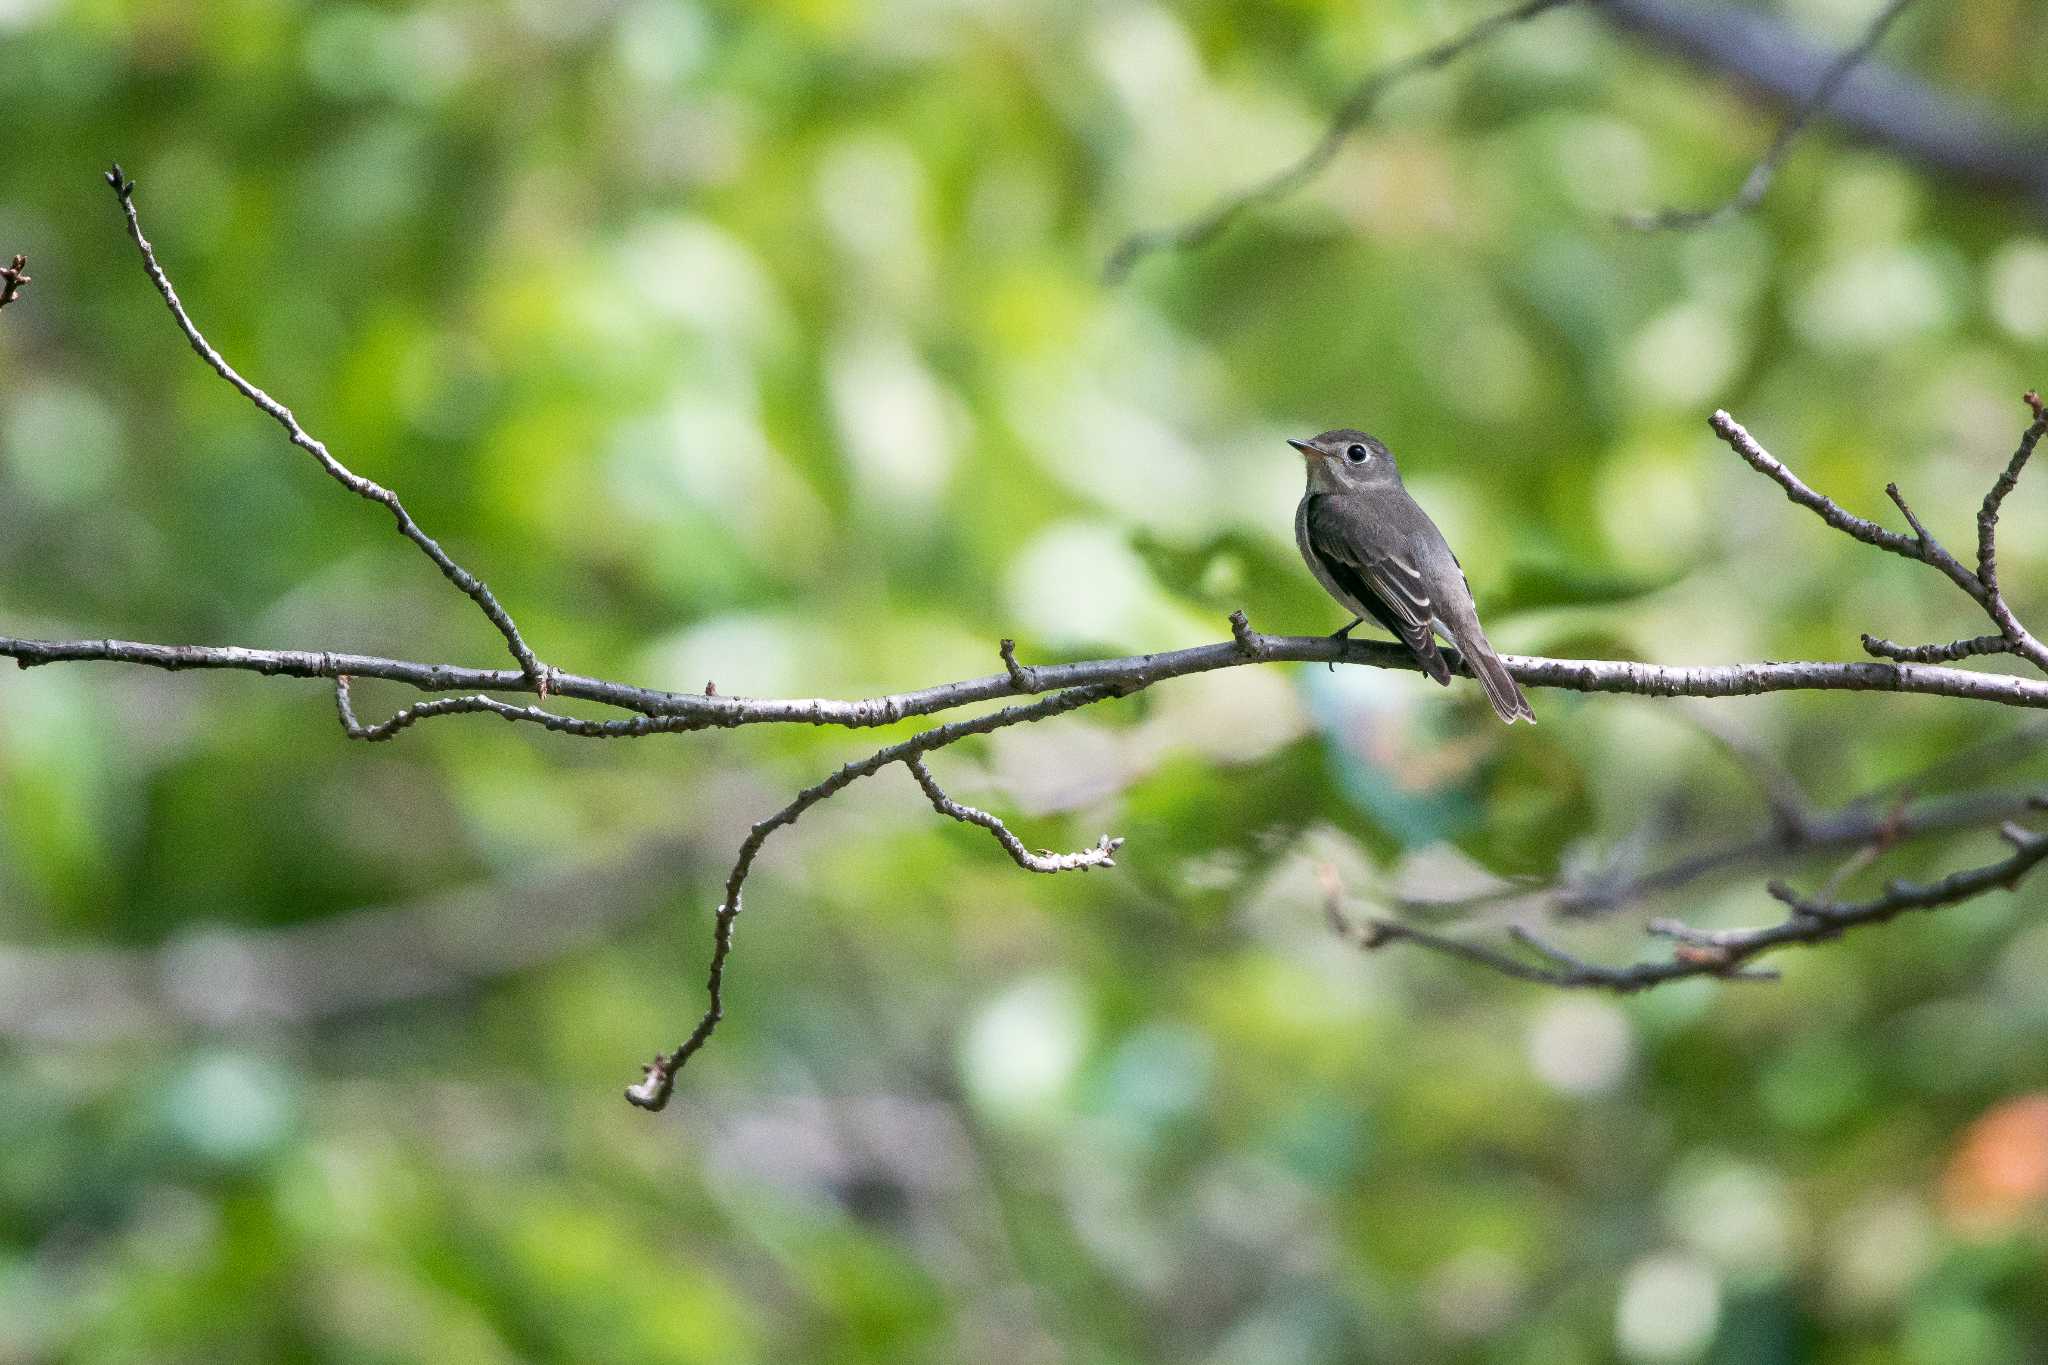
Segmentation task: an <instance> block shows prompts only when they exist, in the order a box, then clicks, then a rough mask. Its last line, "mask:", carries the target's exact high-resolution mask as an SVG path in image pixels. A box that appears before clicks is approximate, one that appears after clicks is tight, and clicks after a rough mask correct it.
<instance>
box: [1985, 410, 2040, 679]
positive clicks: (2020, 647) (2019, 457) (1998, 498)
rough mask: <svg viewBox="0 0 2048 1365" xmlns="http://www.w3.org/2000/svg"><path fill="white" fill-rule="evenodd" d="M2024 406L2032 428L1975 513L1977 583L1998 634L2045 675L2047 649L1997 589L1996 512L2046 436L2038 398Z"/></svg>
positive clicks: (2015, 485) (2023, 436)
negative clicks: (2031, 418) (2030, 413)
mask: <svg viewBox="0 0 2048 1365" xmlns="http://www.w3.org/2000/svg"><path fill="white" fill-rule="evenodd" d="M2026 404H2027V406H2028V407H2029V408H2032V409H2033V411H2034V421H2033V425H2031V426H2029V427H2028V428H2027V429H2026V432H2025V433H2024V434H2023V435H2021V437H2020V444H2019V449H2017V450H2015V451H2014V452H2013V456H2012V459H2011V460H2010V461H2008V462H2007V464H2006V466H2005V471H2004V472H2003V473H2001V474H2000V475H1999V476H1998V480H1997V482H1995V483H1993V484H1992V485H1991V491H1990V492H1989V493H1986V494H1985V495H1984V505H1983V507H1981V508H1980V509H1978V512H1977V581H1978V582H1980V583H1982V584H1983V585H1984V605H1985V609H1986V610H1987V611H1989V612H1990V613H1991V619H1992V620H1993V621H1996V622H1997V623H1998V629H1999V632H2000V633H2001V634H2002V635H2003V636H2004V637H2005V639H2006V641H2007V642H2008V643H2009V644H2010V645H2011V646H2012V650H2013V652H2014V653H2015V654H2018V655H2020V656H2022V657H2023V658H2025V659H2026V660H2027V661H2028V662H2029V663H2031V664H2033V665H2034V666H2035V667H2036V668H2039V669H2042V670H2043V671H2048V647H2044V646H2043V645H2042V644H2041V642H2040V641H2039V640H2037V639H2035V638H2034V637H2033V635H2032V634H2031V633H2029V632H2028V630H2027V628H2026V627H2025V626H2022V625H2021V624H2020V622H2019V618H2018V616H2016V615H2015V614H2014V613H2013V610H2012V608H2011V606H2009V605H2008V604H2007V603H2006V600H2005V595H2004V594H2003V593H2001V592H2000V591H1999V589H1998V512H1999V509H2000V508H2001V507H2003V506H2004V505H2005V499H2006V497H2007V495H2008V494H2010V493H2011V492H2012V490H2013V489H2014V488H2016V487H2018V486H2019V481H2020V473H2021V471H2022V470H2024V469H2025V468H2026V467H2027V460H2028V458H2029V457H2030V456H2031V455H2033V453H2034V447H2035V446H2036V445H2038V444H2040V441H2041V436H2042V434H2043V433H2044V432H2048V408H2044V406H2043V404H2042V401H2041V395H2040V394H2038V393H2034V392H2031V391H2029V392H2028V394H2027V396H2026Z"/></svg>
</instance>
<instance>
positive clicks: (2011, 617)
mask: <svg viewBox="0 0 2048 1365" xmlns="http://www.w3.org/2000/svg"><path fill="white" fill-rule="evenodd" d="M2024 401H2025V403H2026V405H2027V406H2028V408H2029V409H2031V410H2032V411H2033V414H2034V420H2033V423H2032V425H2030V426H2029V427H2028V428H2027V429H2026V432H2025V433H2024V434H2023V435H2022V436H2021V437H2020V444H2019V449H2018V450H2016V451H2015V452H2014V453H2013V457H2012V460H2011V461H2010V462H2009V463H2008V464H2007V465H2006V467H2005V472H2004V473H2003V474H2001V475H1999V477H1998V481H1997V482H1996V483H1994V484H1993V485H1992V487H1991V491H1990V492H1989V493H1987V494H1985V496H1984V505H1983V508H1982V509H1981V510H1980V511H1979V512H1978V513H1977V571H1976V572H1975V573H1972V572H1971V571H1970V570H1969V569H1967V568H1965V567H1964V566H1963V563H1962V561H1960V560H1958V559H1957V558H1956V557H1955V556H1954V555H1953V554H1951V553H1949V551H1948V550H1947V548H1946V547H1944V546H1943V545H1942V543H1941V542H1940V541H1938V540H1936V539H1935V538H1934V536H1933V535H1932V533H1930V532H1929V531H1928V529H1927V528H1926V526H1924V525H1922V524H1921V521H1920V518H1919V517H1917V516H1915V515H1914V514H1913V508H1912V505H1911V504H1909V503H1908V502H1907V501H1906V497H1905V495H1904V494H1903V493H1901V492H1900V491H1899V486H1898V485H1897V484H1895V483H1888V484H1886V485H1885V488H1884V491H1885V492H1886V493H1887V494H1888V495H1889V496H1890V497H1891V500H1892V501H1893V502H1894V503H1895V504H1897V506H1898V509H1899V513H1900V515H1902V516H1903V517H1905V519H1906V524H1907V525H1908V526H1910V527H1912V528H1913V534H1912V535H1910V536H1903V535H1900V534H1899V533H1898V532H1897V531H1888V530H1886V529H1885V528H1884V527H1882V526H1879V525H1878V524H1877V523H1876V522H1874V521H1866V520H1864V519H1863V518H1862V517H1859V516H1856V515H1855V514H1854V513H1851V512H1847V511H1845V510H1843V509H1842V508H1841V507H1840V506H1839V505H1837V504H1836V502H1835V501H1834V500H1833V499H1832V498H1829V497H1827V496H1826V495H1824V494H1821V493H1817V492H1815V491H1814V490H1813V489H1812V488H1809V487H1808V486H1807V485H1806V484H1805V483H1804V482H1803V481H1801V479H1800V478H1799V476H1798V475H1796V474H1794V473H1793V472H1792V471H1791V470H1790V469H1787V468H1786V467H1785V466H1784V464H1782V463H1781V462H1779V461H1778V460H1777V459H1775V458H1773V457H1772V455H1771V454H1770V452H1768V451H1766V450H1765V449H1764V448H1763V447H1762V446H1761V445H1759V444H1757V442H1756V439H1755V438H1754V437H1752V436H1751V435H1750V434H1749V432H1748V431H1746V430H1744V428H1743V426H1742V424H1741V423H1740V422H1738V421H1736V420H1735V419H1734V418H1733V417H1730V416H1729V415H1728V414H1727V413H1725V412H1716V413H1715V414H1714V415H1713V417H1712V418H1711V419H1710V425H1712V427H1713V428H1714V434H1715V435H1717V436H1719V437H1720V438H1721V439H1722V440H1723V441H1725V442H1727V444H1728V447H1729V448H1730V449H1731V450H1733V451H1734V452H1735V453H1736V454H1738V455H1740V456H1741V457H1742V458H1743V459H1744V460H1745V461H1747V462H1748V463H1749V465H1750V467H1751V468H1753V469H1755V470H1756V471H1757V472H1758V473H1760V474H1762V475H1764V476H1765V477H1766V478H1769V479H1771V480H1772V481H1773V482H1775V483H1776V484H1777V485H1778V486H1779V487H1780V488H1783V489H1784V490H1785V496H1786V497H1787V498H1790V499H1791V500H1792V501H1793V502H1796V503H1798V504H1799V505H1800V506H1801V507H1804V508H1806V509H1807V510H1809V511H1811V512H1812V513H1813V514H1814V515H1815V516H1817V517H1819V518H1820V519H1821V520H1822V521H1824V522H1826V523H1827V524H1828V525H1830V526H1832V527H1834V528H1835V529H1836V530H1837V531H1840V532H1841V533H1842V534H1843V535H1846V536H1849V537H1850V538H1852V539H1854V540H1859V541H1862V542H1863V543H1864V544H1865V545H1872V546H1875V547H1876V548H1878V549H1880V550H1887V551H1889V552H1891V553H1892V554H1895V555H1899V556H1901V557H1902V558H1905V559H1911V560H1914V561H1917V562H1918V563H1921V564H1926V565H1928V566H1929V567H1931V568H1935V569H1939V570H1940V571H1941V572H1942V573H1944V574H1946V575H1947V576H1948V578H1949V581H1950V582H1952V583H1954V584H1955V585H1956V586H1957V587H1958V588H1960V589H1962V590H1963V592H1964V593H1966V594H1967V595H1968V596H1969V598H1970V600H1971V601H1973V602H1975V603H1977V605H1978V606H1980V607H1982V608H1983V609H1984V611H1985V613H1986V614H1987V615H1989V616H1990V617H1991V619H1992V621H1993V622H1994V623H1995V624H1996V625H1997V626H1998V630H1999V635H1998V638H1999V639H2000V640H2002V641H2003V648H1994V647H1992V646H1991V645H1990V644H1989V643H1988V642H1987V641H1986V640H1985V638H1984V637H1982V636H1979V637H1976V638H1973V639H1968V640H1956V641H1952V642H1950V643H1949V644H1945V645H1922V646H1918V647H1904V646H1899V645H1894V644H1892V643H1891V642H1890V641H1889V640H1880V639H1878V638H1877V637H1875V636H1872V635H1869V634H1865V635H1864V636H1863V647H1864V648H1865V649H1868V650H1869V651H1870V652H1872V653H1873V654H1882V655H1884V656H1885V657H1887V658H1892V659H1899V658H1911V659H1921V658H1946V659H1956V658H1962V657H1965V656H1968V655H1973V654H1994V653H2008V652H2009V653H2013V654H2017V655H2019V656H2020V657H2022V658H2024V659H2026V660H2027V662H2029V663H2031V664H2033V665H2034V666H2035V667H2036V668H2038V669H2040V670H2042V671H2043V672H2048V646H2044V645H2043V644H2042V643H2041V642H2040V641H2039V640H2037V639H2035V638H2034V636H2033V635H2032V634H2031V633H2030V632H2029V631H2028V630H2027V628H2026V627H2025V626H2023V625H2021V624H2020V620H2019V617H2018V616H2017V615H2016V614H2014V612H2013V609H2012V607H2011V605H2010V604H2009V603H2008V602H2007V601H2006V600H2005V595H2004V593H2003V592H2001V591H2000V590H1999V586H1998V513H1999V509H2000V508H2001V507H2002V506H2003V505H2004V502H2005V499H2006V495H2007V494H2009V493H2011V492H2012V490H2013V488H2014V487H2015V486H2017V485H2018V483H2019V477H2020V471H2021V470H2023V469H2024V468H2026V464H2027V459H2028V457H2029V456H2031V455H2032V454H2033V453H2034V447H2035V445H2037V444H2038V443H2039V442H2040V440H2041V437H2042V435H2043V433H2048V406H2044V404H2043V402H2042V400H2041V397H2040V395H2039V394H2036V393H2033V392H2029V393H2028V394H2027V395H2026V397H2025V399H2024ZM1973 676H1984V675H1981V674H1979V675H1973Z"/></svg>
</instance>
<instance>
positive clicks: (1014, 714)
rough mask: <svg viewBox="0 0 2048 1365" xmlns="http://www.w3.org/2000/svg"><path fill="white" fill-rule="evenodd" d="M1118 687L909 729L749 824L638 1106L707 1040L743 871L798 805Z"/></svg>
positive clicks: (651, 1104) (720, 1003)
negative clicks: (698, 975) (701, 981)
mask: <svg viewBox="0 0 2048 1365" xmlns="http://www.w3.org/2000/svg"><path fill="white" fill-rule="evenodd" d="M1121 695H1124V692H1123V690H1121V689H1118V688H1114V687H1080V688H1074V689H1071V690H1069V691H1065V692H1058V693H1055V694H1054V695H1052V696H1050V697H1047V698H1045V699H1044V700H1042V701H1036V702H1031V703H1029V704H1028V705H1024V706H1012V707H1006V708H1004V709H1003V710H1001V711H995V712H991V713H990V714H988V715H985V716H976V717H974V718H972V719H971V720H956V721H952V722H950V723H948V724H945V725H940V726H935V727H933V728H932V729H929V730H924V731H921V732H919V733H918V734H915V735H912V736H911V737H910V738H909V739H906V740H902V741H901V742H899V743H896V744H891V745H889V746H887V747H886V748H882V749H878V750H876V751H875V752H874V753H872V754H869V755H868V756H867V757H866V758H863V759H859V760H857V761H855V762H852V763H848V764H846V765H845V766H844V767H842V768H840V769H839V770H838V771H836V772H834V773H833V774H832V775H831V776H830V777H827V778H826V779H825V780H824V781H822V782H819V783H817V784H816V785H815V786H810V787H806V788H804V789H803V790H802V791H800V792H798V793H797V794H796V796H795V797H794V798H793V799H792V800H791V801H790V802H789V804H788V805H786V806H784V807H783V808H782V809H781V810H778V811H776V812H775V813H774V814H773V815H771V816H768V817H767V818H766V819H764V820H760V821H757V822H755V824H754V826H753V828H752V829H750V830H748V831H747V837H746V839H745V840H744V841H743V842H742V843H741V844H740V851H739V856H738V857H737V858H735V859H734V861H733V866H732V871H731V873H730V874H728V876H727V877H726V880H725V898H724V899H723V900H722V901H720V902H719V904H718V909H717V911H716V912H715V913H714V915H713V921H712V931H711V939H712V943H711V970H710V975H709V978H708V980H707V981H706V991H707V993H708V994H709V996H710V1002H709V1004H708V1005H707V1006H706V1007H705V1010H704V1014H703V1017H702V1018H700V1019H699V1020H698V1021H697V1026H696V1027H695V1028H694V1029H692V1030H691V1031H690V1036H689V1037H687V1038H685V1039H684V1040H683V1041H682V1043H681V1045H680V1046H678V1047H677V1048H676V1049H675V1050H674V1051H673V1052H669V1053H665V1054H663V1055H661V1056H658V1057H656V1058H655V1059H654V1060H653V1061H652V1062H650V1063H648V1064H647V1065H646V1066H645V1067H644V1068H642V1070H643V1071H644V1072H645V1073H646V1074H645V1076H644V1077H643V1078H642V1079H641V1080H640V1082H639V1083H638V1084H636V1085H631V1086H628V1087H627V1088H626V1098H627V1099H628V1100H629V1101H631V1102H632V1103H633V1104H636V1105H638V1106H639V1107H640V1108H642V1109H648V1110H658V1109H660V1108H661V1107H662V1106H664V1105H666V1104H667V1103H668V1100H669V1096H670V1094H671V1093H673V1091H674V1089H675V1078H676V1073H677V1072H679V1071H681V1070H682V1069H683V1067H684V1066H685V1065H686V1064H688V1062H689V1060H690V1058H691V1057H692V1056H694V1055H695V1054H696V1052H697V1050H698V1049H699V1048H701V1047H703V1046H704V1044H705V1043H706V1042H708V1041H710V1038H711V1035H712V1033H713V1032H714V1031H715V1030H716V1029H717V1028H718V1024H719V1021H720V1020H721V1019H723V1018H724V1017H725V967H726V962H727V960H728V959H729V958H730V957H731V955H732V932H733V924H734V921H736V920H737V919H738V918H739V914H740V888H741V887H742V886H743V885H745V883H746V880H747V874H748V873H749V872H750V871H752V870H753V866H754V858H755V856H756V855H757V854H759V853H760V851H761V846H762V845H763V844H764V843H766V842H767V841H768V836H769V835H771V834H773V833H775V831H776V830H778V829H781V828H783V827H784V826H785V825H793V824H795V823H796V821H797V820H798V818H799V817H801V816H802V815H803V813H804V812H805V811H807V810H809V809H810V808H811V807H812V806H815V805H817V804H818V803H819V802H820V801H823V800H825V799H826V798H828V797H830V796H833V795H834V794H836V793H837V792H839V791H840V790H842V789H843V788H845V787H847V786H848V785H850V784H851V783H853V782H855V781H858V780H859V779H860V778H863V777H868V776H870V775H872V774H874V773H877V772H880V771H881V770H882V769H884V768H886V767H888V766H889V765H890V764H891V763H902V762H907V761H909V760H911V759H916V758H920V757H922V756H923V755H925V754H928V753H930V752H931V751H932V750H934V749H941V748H944V747H945V746H946V745H948V744H954V743H957V742H958V741H960V740H963V739H965V738H967V737H968V736H969V735H985V734H988V733H989V732H990V731H993V730H1001V729H1004V728H1006V727H1008V726H1011V725H1025V724H1029V723H1031V722H1034V721H1040V720H1046V719H1049V718H1050V717H1053V716H1058V715H1064V714H1065V713H1066V712H1068V711H1074V710H1078V709H1079V708H1081V707H1083V706H1089V705H1092V704H1093V703H1095V702H1099V701H1106V700H1108V699H1109V698H1111V697H1115V696H1121Z"/></svg>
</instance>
